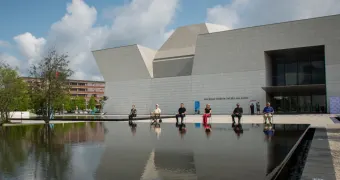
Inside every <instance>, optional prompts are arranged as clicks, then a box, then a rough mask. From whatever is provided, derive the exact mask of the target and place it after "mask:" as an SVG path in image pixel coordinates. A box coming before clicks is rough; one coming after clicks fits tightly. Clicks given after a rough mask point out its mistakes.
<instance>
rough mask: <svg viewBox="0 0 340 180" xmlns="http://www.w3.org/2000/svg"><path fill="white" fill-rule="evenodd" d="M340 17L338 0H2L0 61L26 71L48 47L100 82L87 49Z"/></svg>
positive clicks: (156, 44)
mask: <svg viewBox="0 0 340 180" xmlns="http://www.w3.org/2000/svg"><path fill="white" fill-rule="evenodd" d="M339 13H340V1H339V0H322V1H320V0H285V1H275V2H274V1H272V0H52V1H51V0H29V1H28V0H2V1H0V24H1V28H0V60H4V61H6V62H7V63H9V64H10V65H12V66H16V67H18V68H19V70H20V73H21V74H23V75H24V74H25V73H27V68H28V67H29V64H34V63H36V62H37V61H38V60H39V59H41V57H42V56H43V54H44V52H46V49H48V48H49V47H51V46H54V47H56V48H57V50H58V51H61V52H67V53H69V55H70V61H71V64H70V66H71V67H72V68H73V69H74V71H75V72H76V73H75V75H74V78H76V79H94V80H99V79H102V77H101V74H100V72H99V70H98V68H97V65H96V63H95V60H94V58H93V56H92V54H91V50H96V49H101V48H107V47H114V46H120V45H127V44H141V45H144V46H147V47H151V48H154V49H157V48H159V46H160V45H162V43H163V42H164V41H165V40H166V39H167V38H168V37H169V36H170V35H171V33H172V32H173V31H174V30H175V29H176V28H177V27H179V26H184V25H190V24H197V23H203V22H209V23H215V24H221V25H224V26H226V27H228V28H229V29H234V28H241V27H247V26H255V25H263V24H269V23H277V22H283V21H291V20H297V19H305V18H313V17H319V16H326V15H333V14H339Z"/></svg>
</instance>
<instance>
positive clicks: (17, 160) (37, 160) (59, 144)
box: [0, 123, 104, 179]
mask: <svg viewBox="0 0 340 180" xmlns="http://www.w3.org/2000/svg"><path fill="white" fill-rule="evenodd" d="M96 127H97V123H75V124H73V123H72V124H64V125H55V126H54V127H53V128H52V129H51V127H50V125H48V124H46V125H27V126H15V127H2V128H0V171H1V172H3V173H4V174H6V175H8V177H18V176H19V175H24V176H27V174H34V175H33V176H34V178H37V179H67V177H68V171H69V169H70V166H71V164H70V163H71V157H72V154H71V147H70V146H65V143H66V142H69V138H68V139H67V138H65V134H67V133H69V132H78V133H79V131H81V130H83V131H81V132H83V133H82V134H81V135H84V134H85V135H84V136H86V130H85V131H84V129H87V130H88V129H94V131H97V130H98V128H96ZM101 127H102V126H101ZM102 131H104V130H103V129H102ZM78 135H79V134H78ZM85 139H87V138H85ZM71 141H72V140H71ZM27 164H29V165H30V166H31V165H33V166H32V167H33V169H34V172H25V170H24V169H23V167H24V166H25V165H27ZM0 178H1V177H0Z"/></svg>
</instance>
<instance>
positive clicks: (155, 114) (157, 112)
mask: <svg viewBox="0 0 340 180" xmlns="http://www.w3.org/2000/svg"><path fill="white" fill-rule="evenodd" d="M161 112H162V110H161V109H160V108H159V105H158V104H156V109H155V110H153V112H152V113H151V115H152V117H153V120H154V121H157V118H160V116H161Z"/></svg>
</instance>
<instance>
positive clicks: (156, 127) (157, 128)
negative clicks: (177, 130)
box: [154, 123, 162, 139]
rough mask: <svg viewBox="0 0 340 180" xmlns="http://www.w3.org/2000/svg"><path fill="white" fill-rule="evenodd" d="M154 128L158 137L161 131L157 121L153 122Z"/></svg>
mask: <svg viewBox="0 0 340 180" xmlns="http://www.w3.org/2000/svg"><path fill="white" fill-rule="evenodd" d="M154 130H155V133H156V136H157V139H159V137H160V135H161V132H162V129H161V125H160V124H159V123H157V124H155V126H154Z"/></svg>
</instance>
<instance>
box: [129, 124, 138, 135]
mask: <svg viewBox="0 0 340 180" xmlns="http://www.w3.org/2000/svg"><path fill="white" fill-rule="evenodd" d="M130 128H131V133H132V135H133V136H135V135H136V131H137V128H136V126H130Z"/></svg>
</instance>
